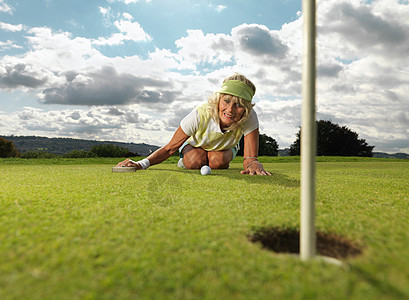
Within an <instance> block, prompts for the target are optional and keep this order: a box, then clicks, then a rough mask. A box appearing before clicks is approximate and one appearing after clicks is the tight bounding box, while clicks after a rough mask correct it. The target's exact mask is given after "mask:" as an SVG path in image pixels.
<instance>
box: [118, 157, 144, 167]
mask: <svg viewBox="0 0 409 300" xmlns="http://www.w3.org/2000/svg"><path fill="white" fill-rule="evenodd" d="M116 166H117V167H136V168H137V169H138V170H141V169H142V167H141V165H140V164H137V163H136V162H134V161H133V160H132V159H129V158H127V159H125V160H124V161H121V162H120V163H118V164H117V165H116Z"/></svg>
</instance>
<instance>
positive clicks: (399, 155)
mask: <svg viewBox="0 0 409 300" xmlns="http://www.w3.org/2000/svg"><path fill="white" fill-rule="evenodd" d="M373 157H376V158H394V159H409V154H406V153H395V154H388V153H383V152H374V153H373Z"/></svg>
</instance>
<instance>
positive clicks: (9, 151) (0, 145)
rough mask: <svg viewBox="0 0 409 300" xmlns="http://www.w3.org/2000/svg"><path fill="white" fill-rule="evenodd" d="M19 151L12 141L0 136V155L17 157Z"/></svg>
mask: <svg viewBox="0 0 409 300" xmlns="http://www.w3.org/2000/svg"><path fill="white" fill-rule="evenodd" d="M18 156H19V153H18V151H17V149H16V147H15V146H14V143H13V142H12V141H9V140H6V139H5V138H0V157H2V158H6V157H18Z"/></svg>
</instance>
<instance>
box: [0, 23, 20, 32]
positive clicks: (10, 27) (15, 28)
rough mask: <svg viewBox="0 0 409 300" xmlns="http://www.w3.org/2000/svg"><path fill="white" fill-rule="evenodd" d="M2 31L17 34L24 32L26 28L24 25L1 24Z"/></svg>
mask: <svg viewBox="0 0 409 300" xmlns="http://www.w3.org/2000/svg"><path fill="white" fill-rule="evenodd" d="M0 29H1V30H5V31H12V32H17V31H22V30H23V29H24V26H23V25H22V24H18V25H13V24H8V23H4V22H0Z"/></svg>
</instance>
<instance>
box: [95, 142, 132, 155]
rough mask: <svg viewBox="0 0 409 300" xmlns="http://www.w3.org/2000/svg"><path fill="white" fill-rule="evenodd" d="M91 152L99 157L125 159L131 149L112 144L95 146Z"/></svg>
mask: <svg viewBox="0 0 409 300" xmlns="http://www.w3.org/2000/svg"><path fill="white" fill-rule="evenodd" d="M91 152H92V153H95V155H96V156H98V157H124V156H126V155H127V154H128V153H129V149H128V148H123V147H119V146H115V145H112V144H101V145H95V146H93V147H92V148H91Z"/></svg>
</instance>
